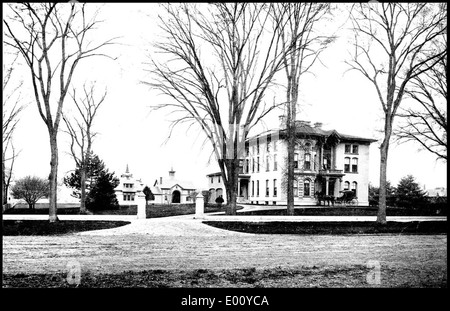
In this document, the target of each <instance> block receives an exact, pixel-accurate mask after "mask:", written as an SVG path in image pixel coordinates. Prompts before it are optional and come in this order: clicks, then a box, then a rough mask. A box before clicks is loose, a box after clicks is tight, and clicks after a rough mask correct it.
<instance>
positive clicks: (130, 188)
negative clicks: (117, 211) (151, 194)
mask: <svg viewBox="0 0 450 311" xmlns="http://www.w3.org/2000/svg"><path fill="white" fill-rule="evenodd" d="M119 181H120V183H119V185H118V186H117V187H116V188H115V189H114V192H115V193H116V197H117V201H119V205H131V204H136V203H135V200H136V195H137V194H138V193H139V192H142V190H143V189H144V184H143V183H142V180H141V179H137V178H134V177H133V174H132V173H130V170H129V169H128V164H127V168H126V170H125V173H124V174H122V175H120V178H119Z"/></svg>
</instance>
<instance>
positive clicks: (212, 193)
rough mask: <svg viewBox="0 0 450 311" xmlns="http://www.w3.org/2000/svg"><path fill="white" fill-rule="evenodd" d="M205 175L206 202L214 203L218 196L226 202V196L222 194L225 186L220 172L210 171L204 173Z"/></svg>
mask: <svg viewBox="0 0 450 311" xmlns="http://www.w3.org/2000/svg"><path fill="white" fill-rule="evenodd" d="M206 177H207V178H208V190H209V200H208V203H213V204H215V203H216V199H217V198H218V197H220V196H221V197H222V198H223V201H224V202H226V198H225V196H224V194H225V191H224V188H225V186H224V184H223V182H222V173H221V172H217V173H212V174H208V175H206Z"/></svg>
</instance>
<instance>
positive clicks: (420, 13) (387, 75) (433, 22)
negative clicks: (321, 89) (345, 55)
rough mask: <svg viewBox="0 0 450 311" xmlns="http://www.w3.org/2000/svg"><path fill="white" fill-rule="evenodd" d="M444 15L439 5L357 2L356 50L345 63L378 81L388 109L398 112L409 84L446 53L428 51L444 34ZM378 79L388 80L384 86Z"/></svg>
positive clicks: (380, 94)
mask: <svg viewBox="0 0 450 311" xmlns="http://www.w3.org/2000/svg"><path fill="white" fill-rule="evenodd" d="M446 17H447V16H446V9H445V8H442V7H441V6H440V5H438V4H393V3H378V4H359V5H358V6H356V7H355V9H354V12H353V14H352V22H353V28H354V30H355V40H354V48H355V52H354V54H353V58H352V60H351V61H349V62H347V64H349V66H350V68H351V69H354V70H357V71H359V72H360V73H362V74H363V75H364V76H365V77H366V78H367V79H368V80H369V81H370V82H371V83H372V84H373V85H374V87H375V89H376V91H377V94H378V96H379V99H380V103H381V105H382V107H383V110H384V111H385V113H387V114H389V115H390V116H392V115H395V112H396V110H397V109H398V106H399V105H400V102H401V99H402V97H403V95H404V91H405V88H406V85H407V83H408V82H409V81H410V80H411V79H413V78H414V77H417V76H418V75H420V74H422V73H424V72H426V71H427V70H430V69H431V68H433V66H434V65H435V64H437V63H438V62H439V61H441V60H442V59H443V58H444V57H445V55H446V49H441V50H434V53H426V52H430V51H432V50H433V47H432V46H433V42H434V41H435V40H436V39H437V38H438V37H441V36H442V35H444V34H445V31H446ZM374 44H375V45H374ZM380 52H384V54H381V53H380ZM380 55H384V56H380ZM380 81H387V83H386V85H385V86H383V85H382V82H380Z"/></svg>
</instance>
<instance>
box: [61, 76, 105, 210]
mask: <svg viewBox="0 0 450 311" xmlns="http://www.w3.org/2000/svg"><path fill="white" fill-rule="evenodd" d="M94 94H95V84H94V83H93V84H91V86H90V87H89V88H87V87H86V84H84V85H83V94H82V97H81V98H77V95H76V89H75V88H74V89H73V91H72V93H71V94H70V96H71V97H72V99H73V102H74V103H75V106H76V108H77V111H78V113H79V115H78V118H74V120H70V117H69V116H68V115H67V114H63V120H64V123H65V124H66V128H67V131H66V133H68V134H69V136H70V139H71V143H70V152H71V155H72V157H73V159H74V161H75V165H76V167H79V168H80V179H81V180H80V192H81V198H80V213H81V214H85V213H86V172H87V169H88V165H89V162H90V155H91V151H92V142H93V139H94V137H95V135H96V134H97V133H95V132H93V131H92V125H93V122H94V118H95V115H96V114H97V110H98V108H99V107H100V105H101V104H102V103H103V101H104V100H105V98H106V94H107V90H105V92H104V93H103V95H102V96H101V97H100V99H99V100H96V99H95V98H94Z"/></svg>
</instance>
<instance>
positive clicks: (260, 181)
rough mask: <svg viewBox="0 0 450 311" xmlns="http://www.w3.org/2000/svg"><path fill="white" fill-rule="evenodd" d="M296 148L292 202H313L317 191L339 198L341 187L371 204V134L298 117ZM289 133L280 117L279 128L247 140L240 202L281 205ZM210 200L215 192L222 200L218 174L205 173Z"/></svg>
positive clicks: (283, 200)
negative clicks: (366, 135)
mask: <svg viewBox="0 0 450 311" xmlns="http://www.w3.org/2000/svg"><path fill="white" fill-rule="evenodd" d="M296 122H297V126H296V128H297V130H296V146H295V150H294V155H293V158H294V174H295V179H296V180H295V182H294V189H293V190H294V204H295V205H315V203H316V198H315V194H316V193H321V194H323V195H329V196H334V197H339V196H341V195H342V192H343V191H344V190H351V191H353V192H354V193H355V195H356V197H357V199H358V204H359V205H361V206H368V205H369V199H368V197H369V195H368V179H369V146H370V144H371V143H373V142H375V141H376V140H375V139H371V138H364V137H359V136H354V135H346V134H342V133H339V132H337V131H336V130H324V129H322V123H318V122H317V123H315V124H314V126H312V125H311V124H310V122H309V121H296ZM286 159H287V134H286V128H285V119H284V116H281V117H280V128H278V129H273V130H269V131H267V132H264V133H261V134H259V135H256V136H254V137H249V138H248V139H247V140H246V142H245V151H244V154H243V158H242V159H241V161H240V173H239V180H238V202H242V203H253V204H265V205H277V204H280V205H285V204H286V203H287V195H286V190H285V185H284V183H283V180H286ZM206 177H207V182H208V189H209V192H210V200H209V201H210V202H211V203H212V202H214V200H215V198H217V197H218V196H219V195H222V197H223V198H224V199H225V201H226V193H225V191H226V189H225V187H224V184H223V180H221V179H222V177H221V174H220V173H213V174H208V175H207V176H206Z"/></svg>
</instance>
